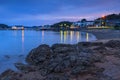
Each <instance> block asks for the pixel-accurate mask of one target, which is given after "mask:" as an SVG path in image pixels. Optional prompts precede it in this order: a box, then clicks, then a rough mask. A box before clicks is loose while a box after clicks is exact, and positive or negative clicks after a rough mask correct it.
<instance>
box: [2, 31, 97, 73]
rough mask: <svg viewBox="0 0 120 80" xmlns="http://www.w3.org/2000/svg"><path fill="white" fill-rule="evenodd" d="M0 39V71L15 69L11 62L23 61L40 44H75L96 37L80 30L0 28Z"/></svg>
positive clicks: (92, 39)
mask: <svg viewBox="0 0 120 80" xmlns="http://www.w3.org/2000/svg"><path fill="white" fill-rule="evenodd" d="M0 40H1V42H0V65H2V66H0V73H1V72H2V71H4V70H5V69H8V68H11V69H14V70H15V67H14V65H13V63H15V62H24V57H25V55H27V54H28V53H29V51H30V50H31V49H33V48H35V47H37V46H39V45H40V44H48V45H50V46H51V45H52V44H55V43H66V44H75V43H78V42H82V41H94V40H96V37H95V36H94V35H93V34H90V33H85V32H80V31H59V32H54V31H34V30H19V31H17V30H0ZM20 55H21V56H20ZM22 55H23V56H22Z"/></svg>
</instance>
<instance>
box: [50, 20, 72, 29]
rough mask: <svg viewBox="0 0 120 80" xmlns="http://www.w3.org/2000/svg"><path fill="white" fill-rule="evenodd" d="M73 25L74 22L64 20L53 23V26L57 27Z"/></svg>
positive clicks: (63, 27)
mask: <svg viewBox="0 0 120 80" xmlns="http://www.w3.org/2000/svg"><path fill="white" fill-rule="evenodd" d="M71 25H72V22H69V21H62V22H59V23H55V24H53V25H52V26H51V27H52V28H55V29H66V28H69V27H70V26H71Z"/></svg>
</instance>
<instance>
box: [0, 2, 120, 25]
mask: <svg viewBox="0 0 120 80" xmlns="http://www.w3.org/2000/svg"><path fill="white" fill-rule="evenodd" d="M119 12H120V0H0V23H4V24H8V25H18V24H20V25H26V26H32V25H44V24H53V23H55V22H59V21H66V20H69V21H77V20H80V19H82V18H86V19H88V20H94V19H95V18H98V17H100V16H102V15H107V14H111V13H119Z"/></svg>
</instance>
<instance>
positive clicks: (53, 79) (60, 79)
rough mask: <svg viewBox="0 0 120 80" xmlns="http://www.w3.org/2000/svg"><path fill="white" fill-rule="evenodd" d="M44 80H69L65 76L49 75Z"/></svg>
mask: <svg viewBox="0 0 120 80" xmlns="http://www.w3.org/2000/svg"><path fill="white" fill-rule="evenodd" d="M44 80H70V79H69V77H68V76H67V75H66V74H50V75H48V76H47V77H46V78H45V79H44Z"/></svg>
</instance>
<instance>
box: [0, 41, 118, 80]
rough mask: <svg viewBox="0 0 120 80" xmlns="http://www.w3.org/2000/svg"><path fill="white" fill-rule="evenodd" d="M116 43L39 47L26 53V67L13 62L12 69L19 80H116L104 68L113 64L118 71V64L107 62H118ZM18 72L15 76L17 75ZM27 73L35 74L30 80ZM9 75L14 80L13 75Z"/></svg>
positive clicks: (83, 43)
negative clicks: (14, 67) (13, 68)
mask: <svg viewBox="0 0 120 80" xmlns="http://www.w3.org/2000/svg"><path fill="white" fill-rule="evenodd" d="M119 44H120V41H118V40H112V41H109V42H107V43H102V42H80V43H78V44H74V45H71V44H54V45H53V46H51V47H50V46H49V45H46V44H43V45H40V46H38V47H37V48H34V49H33V50H31V51H30V53H29V54H28V55H27V57H26V62H27V63H28V64H22V63H16V64H15V66H16V67H17V68H18V69H19V70H20V71H21V73H22V77H21V78H19V79H20V80H29V78H31V79H34V80H115V79H117V80H119V79H120V78H118V77H117V78H116V77H113V75H112V76H111V75H108V73H110V72H109V70H108V69H112V68H108V67H106V66H107V65H114V66H115V67H116V69H117V68H118V69H119V68H120V67H119V65H116V64H118V63H116V64H113V63H110V60H112V59H108V58H111V57H108V56H113V57H112V58H115V59H114V60H113V62H114V61H115V60H116V61H117V60H118V59H119V56H118V55H120V54H119V51H120V48H119V47H120V45H119ZM116 56H117V57H116ZM116 58H117V59H116ZM114 63H115V62H114ZM106 64H107V65H106ZM100 65H104V66H100ZM105 65H106V66H105ZM9 73H11V74H12V73H14V72H12V71H7V74H5V75H9ZM21 73H19V74H18V75H19V76H20V74H21ZM111 73H112V72H111ZM118 73H119V71H118ZM118 73H117V75H118ZM30 74H35V75H32V76H34V78H33V77H31V76H30V77H29V78H26V77H25V76H28V75H30ZM18 75H17V76H16V77H18ZM2 76H3V75H2ZM10 76H14V77H15V75H14V74H12V75H10ZM38 76H40V77H38ZM1 79H3V77H2V78H1ZM1 79H0V80H1ZM3 80H4V79H3Z"/></svg>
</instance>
